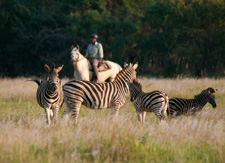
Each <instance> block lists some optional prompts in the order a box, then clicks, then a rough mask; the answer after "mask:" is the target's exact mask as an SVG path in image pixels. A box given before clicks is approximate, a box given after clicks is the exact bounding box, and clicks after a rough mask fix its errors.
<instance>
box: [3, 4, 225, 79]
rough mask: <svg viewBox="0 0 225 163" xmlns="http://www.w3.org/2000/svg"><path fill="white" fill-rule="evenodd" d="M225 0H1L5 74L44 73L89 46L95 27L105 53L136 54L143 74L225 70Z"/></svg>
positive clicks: (68, 70) (68, 68)
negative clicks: (76, 49) (47, 66)
mask: <svg viewBox="0 0 225 163" xmlns="http://www.w3.org/2000/svg"><path fill="white" fill-rule="evenodd" d="M224 18H225V1H224V0H107V1H106V0H64V1H61V0H33V1H30V0H0V20H1V21H0V65H1V66H0V76H2V77H17V76H34V75H35V76H41V75H42V74H43V73H44V64H51V63H53V62H54V63H56V65H57V66H58V65H62V64H64V68H63V70H62V72H61V73H60V75H61V76H67V77H72V76H73V67H72V65H71V62H70V51H71V45H77V44H79V45H80V47H81V49H80V51H81V53H82V54H85V50H86V48H87V45H88V44H89V43H90V38H89V36H90V34H91V33H97V34H98V35H99V42H101V43H102V45H103V49H104V56H105V57H104V58H105V59H108V60H112V61H114V62H117V63H119V64H120V65H121V66H122V65H123V62H125V61H126V62H138V63H139V69H138V74H139V75H146V76H154V77H178V76H180V77H223V76H224V73H225V21H224Z"/></svg>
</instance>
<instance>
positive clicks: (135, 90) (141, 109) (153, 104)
mask: <svg viewBox="0 0 225 163" xmlns="http://www.w3.org/2000/svg"><path fill="white" fill-rule="evenodd" d="M128 86H129V90H130V100H131V102H133V104H134V107H135V109H136V113H137V115H138V120H139V121H141V124H142V125H144V124H145V115H146V112H153V113H154V114H155V115H156V117H157V118H158V119H160V120H164V121H165V120H166V110H167V107H169V104H168V96H167V95H166V94H165V93H163V92H160V91H152V92H149V93H145V92H143V91H142V86H141V84H140V81H139V80H133V83H128Z"/></svg>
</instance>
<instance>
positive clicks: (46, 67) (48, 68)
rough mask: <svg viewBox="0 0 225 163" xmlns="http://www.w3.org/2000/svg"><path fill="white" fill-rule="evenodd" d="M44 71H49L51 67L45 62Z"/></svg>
mask: <svg viewBox="0 0 225 163" xmlns="http://www.w3.org/2000/svg"><path fill="white" fill-rule="evenodd" d="M45 71H47V72H50V71H51V68H50V67H49V66H48V65H46V64H45Z"/></svg>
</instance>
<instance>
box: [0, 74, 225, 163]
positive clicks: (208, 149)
mask: <svg viewBox="0 0 225 163" xmlns="http://www.w3.org/2000/svg"><path fill="white" fill-rule="evenodd" d="M26 80H27V79H25V78H17V79H0V162H1V163H4V162H5V163H9V162H54V163H56V162H146V163H149V162H210V163H211V162H221V163H222V162H225V100H224V97H225V85H224V83H225V79H219V80H213V79H200V80H196V79H182V80H175V79H174V80H172V79H147V78H142V79H141V83H142V85H143V90H144V91H145V92H148V91H153V90H156V89H158V90H161V91H164V92H165V93H167V95H168V96H169V97H183V98H192V97H194V95H196V94H198V93H200V92H201V91H202V90H203V89H206V88H208V87H213V88H218V89H219V91H218V92H217V93H216V102H217V108H216V109H213V108H212V107H211V105H210V104H207V105H206V106H205V107H204V109H203V111H202V112H201V113H199V114H197V115H196V116H182V117H179V118H177V119H173V120H171V121H168V123H167V124H162V123H160V122H159V120H158V119H157V118H156V117H155V116H154V115H153V114H152V113H147V116H146V126H145V127H141V125H140V124H139V123H138V120H137V116H136V114H135V110H134V107H133V105H132V103H131V102H130V101H129V95H128V96H127V101H126V103H125V105H124V106H123V107H122V108H121V109H120V112H119V117H118V121H116V122H113V121H111V120H110V119H109V114H110V109H108V110H99V111H96V110H91V109H87V108H85V107H82V108H81V111H80V116H79V119H78V124H77V125H76V126H75V125H73V124H71V123H68V124H67V125H65V124H63V123H62V119H61V115H62V112H63V110H64V108H65V105H63V108H62V109H61V110H60V113H59V121H58V125H57V126H47V125H46V123H45V121H46V119H45V114H44V111H43V109H42V108H41V107H40V106H39V105H38V104H37V102H36V97H35V95H36V90H37V85H36V84H35V83H33V82H26ZM66 81H67V80H63V82H64V83H65V82H66Z"/></svg>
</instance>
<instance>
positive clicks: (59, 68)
mask: <svg viewBox="0 0 225 163" xmlns="http://www.w3.org/2000/svg"><path fill="white" fill-rule="evenodd" d="M63 66H64V65H62V66H60V67H58V68H57V69H56V70H57V72H59V71H61V70H62V68H63Z"/></svg>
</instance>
